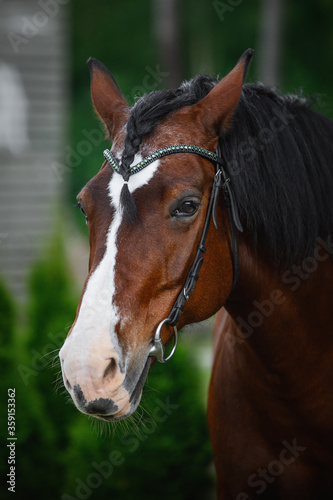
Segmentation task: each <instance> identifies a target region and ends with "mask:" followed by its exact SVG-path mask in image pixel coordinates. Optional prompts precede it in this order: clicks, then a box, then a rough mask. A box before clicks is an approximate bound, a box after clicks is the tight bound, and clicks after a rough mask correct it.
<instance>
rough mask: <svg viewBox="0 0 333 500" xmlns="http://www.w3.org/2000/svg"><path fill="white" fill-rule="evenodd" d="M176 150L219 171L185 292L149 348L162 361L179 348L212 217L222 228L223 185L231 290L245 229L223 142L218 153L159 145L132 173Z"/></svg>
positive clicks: (113, 162) (113, 161)
mask: <svg viewBox="0 0 333 500" xmlns="http://www.w3.org/2000/svg"><path fill="white" fill-rule="evenodd" d="M175 153H192V154H197V155H199V156H201V157H203V158H206V159H207V160H210V161H211V162H212V163H214V165H215V175H214V180H213V185H212V188H211V191H210V196H209V203H208V207H207V212H206V218H205V223H204V227H203V230H202V234H201V238H200V242H199V244H198V247H197V253H196V255H195V258H194V261H193V264H192V266H191V269H190V271H189V273H188V275H187V278H186V281H185V285H184V287H183V288H182V290H181V292H180V293H179V295H178V297H177V299H176V301H175V303H174V305H173V306H172V308H171V311H170V314H169V316H168V317H167V318H166V319H164V320H163V321H161V322H160V324H159V325H158V327H157V329H156V333H155V336H154V339H153V345H152V348H151V350H150V352H149V356H155V357H156V359H157V360H158V361H159V362H160V363H165V362H166V361H168V360H169V359H170V358H171V357H172V356H173V354H174V352H175V350H176V347H177V342H178V331H177V328H176V325H177V323H178V321H179V319H180V316H181V314H182V312H183V311H184V307H185V304H186V302H187V301H188V299H189V298H190V296H191V295H192V293H193V292H194V289H195V285H196V282H197V280H198V278H199V272H200V269H201V266H202V264H203V254H204V253H205V252H206V247H205V244H206V239H207V234H208V229H209V224H210V221H211V219H213V223H214V226H215V228H216V229H217V228H218V226H217V220H216V208H217V200H218V196H219V192H220V189H221V188H222V190H223V197H224V203H225V205H226V207H227V209H228V215H229V223H230V233H231V246H232V252H233V282H232V288H231V291H233V289H234V288H235V286H236V283H237V280H238V275H239V257H238V248H237V237H236V228H237V229H238V231H241V232H243V227H242V224H241V222H240V219H239V215H238V210H237V206H236V204H235V200H234V196H233V193H232V190H231V186H230V177H228V176H227V174H226V171H225V167H224V161H223V159H222V157H221V150H220V146H219V145H218V147H217V151H216V153H212V152H211V151H208V150H207V149H204V148H200V147H198V146H192V145H188V144H177V145H174V146H169V147H166V148H162V149H158V150H157V151H155V152H154V153H153V154H151V155H149V156H147V157H146V158H144V159H143V160H142V161H140V162H139V163H137V164H136V165H134V166H133V167H131V168H130V175H134V174H136V173H137V172H140V171H141V170H142V169H144V168H145V167H147V166H148V165H150V164H151V163H153V162H154V161H156V160H158V159H159V158H162V157H164V156H168V155H171V154H175ZM104 157H105V159H106V160H107V161H108V162H109V163H110V165H111V167H112V168H113V170H114V171H115V172H117V173H120V167H119V163H118V161H117V160H116V158H115V157H114V156H113V154H112V153H111V151H109V150H108V149H106V150H105V151H104ZM165 323H168V324H169V325H170V326H172V327H173V329H174V345H173V347H172V350H171V352H170V354H169V355H168V356H167V357H165V345H164V343H163V341H162V339H161V330H162V327H163V325H164V324H165Z"/></svg>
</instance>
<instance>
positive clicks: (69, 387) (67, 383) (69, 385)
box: [66, 378, 72, 389]
mask: <svg viewBox="0 0 333 500" xmlns="http://www.w3.org/2000/svg"><path fill="white" fill-rule="evenodd" d="M66 385H67V387H68V389H71V388H72V386H71V384H70V382H69V380H68V378H66Z"/></svg>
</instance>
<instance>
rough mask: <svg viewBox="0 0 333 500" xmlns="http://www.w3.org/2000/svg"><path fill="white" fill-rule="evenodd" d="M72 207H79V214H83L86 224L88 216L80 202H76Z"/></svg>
mask: <svg viewBox="0 0 333 500" xmlns="http://www.w3.org/2000/svg"><path fill="white" fill-rule="evenodd" d="M74 208H79V209H80V211H81V214H82V215H84V218H85V219H86V224H88V222H89V219H88V216H87V214H86V212H85V211H84V209H83V208H82V205H81V203H80V202H78V203H77V204H76V205H74Z"/></svg>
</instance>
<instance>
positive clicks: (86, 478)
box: [0, 236, 213, 500]
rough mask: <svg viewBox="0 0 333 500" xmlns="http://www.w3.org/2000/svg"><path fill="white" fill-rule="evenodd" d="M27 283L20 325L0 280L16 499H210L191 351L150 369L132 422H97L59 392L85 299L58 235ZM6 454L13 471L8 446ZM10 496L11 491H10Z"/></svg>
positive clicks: (0, 383)
mask: <svg viewBox="0 0 333 500" xmlns="http://www.w3.org/2000/svg"><path fill="white" fill-rule="evenodd" d="M29 290H30V295H29V303H28V313H27V318H26V327H25V329H24V331H19V329H18V327H17V325H15V322H14V307H13V302H12V300H11V298H10V295H9V294H8V291H6V290H5V288H4V287H3V286H2V285H0V304H1V307H0V324H1V325H6V326H5V328H6V339H7V341H6V348H5V349H3V348H2V349H1V350H0V354H1V375H2V376H1V380H0V390H1V394H2V397H1V398H0V405H1V407H0V410H1V416H0V424H1V431H2V435H4V436H6V434H7V420H6V418H7V389H8V388H9V387H15V389H16V428H17V439H18V441H17V463H16V478H17V480H16V493H15V495H16V498H17V499H18V500H21V499H22V500H23V499H24V498H27V496H30V495H34V497H36V498H48V500H59V499H61V500H73V498H74V499H81V498H83V497H84V495H85V494H86V495H87V497H85V498H92V499H94V498H96V499H98V500H103V499H104V498H105V499H107V498H117V499H118V498H119V499H120V498H121V499H122V500H126V499H128V500H129V499H131V500H132V499H133V495H134V497H135V498H137V499H140V498H155V496H156V492H158V496H159V498H160V499H161V500H163V499H167V498H168V499H169V498H174V499H176V500H177V499H182V500H186V499H192V498H200V499H204V498H206V495H207V494H209V492H210V489H211V487H212V482H213V481H212V477H211V476H210V474H209V468H210V466H211V464H212V453H211V448H210V443H209V436H208V431H207V424H206V415H205V409H204V408H203V405H202V397H201V391H200V376H199V374H198V370H197V367H196V365H195V364H194V362H193V361H192V360H191V359H189V357H188V355H187V353H186V352H185V351H182V349H181V347H180V348H179V349H178V350H177V355H176V356H175V357H174V358H173V359H172V361H170V363H168V365H167V366H162V365H161V366H159V365H158V366H157V365H156V366H155V367H154V368H153V369H152V370H151V373H150V375H149V381H148V384H149V386H148V387H146V388H145V390H144V397H143V400H144V403H143V404H142V407H140V408H139V409H138V410H137V412H136V414H135V415H134V416H133V417H132V419H131V420H130V421H124V422H121V423H119V424H118V425H114V426H113V427H112V425H111V424H107V423H101V425H98V424H99V422H98V421H96V420H92V419H91V418H89V417H87V416H83V415H81V414H80V413H79V412H78V411H77V410H76V408H75V407H74V405H73V404H72V402H71V404H66V403H67V400H68V396H66V395H65V391H62V392H63V394H59V391H58V393H56V392H55V391H54V382H55V380H56V379H57V378H58V379H59V376H60V366H59V363H58V361H57V360H58V350H59V348H60V346H61V344H62V343H63V341H64V338H65V336H66V332H67V327H68V325H70V323H71V322H72V321H73V318H74V317H75V306H76V304H77V302H78V297H77V296H76V294H75V293H73V290H72V285H71V277H70V273H69V271H68V269H67V265H66V259H65V252H64V248H63V242H62V239H61V237H60V236H56V237H55V238H54V239H53V240H52V242H51V244H50V245H49V247H48V249H47V251H46V253H45V256H44V257H43V258H42V259H41V260H40V261H39V262H37V263H36V265H35V266H34V267H33V269H32V272H31V275H30V279H29ZM65 325H66V326H67V327H66V328H65V329H64V326H65ZM54 360H55V362H54ZM59 382H60V380H59ZM60 385H61V386H62V383H61V384H60ZM102 424H104V425H102ZM1 459H2V460H1V466H0V470H1V472H2V473H3V475H5V474H6V473H7V468H8V465H7V450H6V449H5V447H3V448H2V450H1ZM161 485H163V486H162V488H161ZM87 492H88V493H87ZM6 495H7V496H6ZM196 495H197V496H196ZM2 498H10V496H9V492H8V490H7V489H6V490H5V495H4V496H3V497H2Z"/></svg>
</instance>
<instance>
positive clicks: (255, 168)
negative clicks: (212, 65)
mask: <svg viewBox="0 0 333 500" xmlns="http://www.w3.org/2000/svg"><path fill="white" fill-rule="evenodd" d="M216 83H217V80H215V79H213V78H211V77H207V76H198V77H196V78H194V79H193V80H191V81H190V82H186V83H184V84H183V85H182V86H181V87H180V88H179V89H177V90H176V91H170V90H168V91H166V90H162V91H156V92H152V93H150V94H147V95H146V96H143V97H142V98H141V99H140V100H138V102H137V103H136V104H135V106H134V107H133V108H132V110H131V115H130V118H129V120H128V123H127V137H126V141H125V149H124V152H123V157H122V165H123V168H124V169H128V168H129V165H130V164H131V162H132V161H133V158H134V155H135V153H136V152H137V151H138V149H139V147H140V144H141V142H142V140H143V138H144V136H145V135H147V134H149V133H150V132H152V130H153V129H154V128H155V127H156V125H157V124H158V123H160V121H161V120H162V119H163V118H164V117H166V116H167V115H168V114H170V113H172V112H173V111H175V110H177V109H179V108H181V107H183V106H187V105H190V104H194V103H196V102H198V101H199V100H201V99H202V98H203V97H205V96H206V95H207V93H208V92H209V91H210V90H211V89H212V88H213V87H214V86H215V85H216ZM220 145H221V151H222V156H223V158H224V160H225V162H226V166H227V170H228V172H229V175H230V177H231V182H232V187H233V190H234V193H235V199H236V200H237V204H238V207H239V212H240V218H241V221H242V224H243V226H244V227H245V229H246V232H248V233H249V234H250V235H251V237H252V239H253V241H254V244H255V246H257V244H260V246H261V247H262V246H264V247H265V249H266V250H267V251H268V252H269V254H270V255H271V256H272V257H273V258H274V261H275V262H276V263H281V264H284V265H290V264H292V263H295V262H297V261H300V260H301V259H302V258H303V257H305V256H307V255H311V254H312V253H313V251H314V248H315V246H316V239H317V238H318V237H319V236H320V237H321V238H323V239H327V237H328V235H330V234H331V233H332V231H333V210H332V195H333V165H332V163H333V122H331V121H330V120H328V119H327V118H325V117H323V116H321V115H320V114H318V113H316V112H315V111H313V110H311V108H310V103H309V102H308V101H307V100H306V99H304V98H303V97H298V96H293V95H285V96H282V95H279V94H278V93H277V92H276V91H275V90H273V89H271V88H267V87H265V86H263V85H261V84H246V85H244V86H243V91H242V97H241V100H240V102H239V105H238V107H237V109H236V112H235V115H234V118H233V123H232V126H231V128H230V129H229V130H228V131H227V132H226V133H225V134H223V135H222V136H221V138H220ZM198 146H200V144H198Z"/></svg>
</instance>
